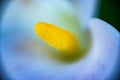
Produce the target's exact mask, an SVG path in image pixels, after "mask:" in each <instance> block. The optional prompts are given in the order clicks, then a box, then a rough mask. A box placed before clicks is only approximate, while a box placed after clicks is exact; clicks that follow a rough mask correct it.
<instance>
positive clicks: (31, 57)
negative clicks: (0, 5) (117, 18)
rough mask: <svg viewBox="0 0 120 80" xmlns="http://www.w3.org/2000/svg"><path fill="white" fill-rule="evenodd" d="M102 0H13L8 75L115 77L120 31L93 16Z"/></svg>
mask: <svg viewBox="0 0 120 80" xmlns="http://www.w3.org/2000/svg"><path fill="white" fill-rule="evenodd" d="M96 4H97V0H87V1H86V0H80V1H79V0H78V2H77V0H76V2H75V3H74V4H73V5H72V3H70V2H68V1H67V0H51V1H50V0H20V1H19V0H17V1H12V2H11V3H10V5H9V6H8V8H7V9H6V11H5V13H4V16H3V18H2V48H1V50H2V54H1V58H2V64H3V67H4V70H5V73H6V75H7V76H8V78H11V79H12V80H109V79H111V77H110V76H112V74H113V73H114V71H115V69H114V67H115V66H116V62H117V60H118V57H119V47H120V43H119V41H120V34H119V32H118V31H117V30H116V29H114V28H113V27H112V26H111V25H110V24H108V23H107V22H105V21H103V20H100V19H98V18H93V16H94V15H95V10H96V9H95V6H97V5H96ZM88 5H89V6H88ZM75 9H77V10H75ZM36 34H37V35H36ZM43 34H44V35H43ZM45 35H47V37H46V36H45ZM64 45H65V48H64ZM71 47H72V48H71Z"/></svg>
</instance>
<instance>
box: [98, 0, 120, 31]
mask: <svg viewBox="0 0 120 80" xmlns="http://www.w3.org/2000/svg"><path fill="white" fill-rule="evenodd" d="M119 14H120V11H119V1H118V0H101V4H100V11H99V18H100V19H103V20H105V21H106V22H108V23H109V24H111V25H112V26H114V27H115V28H116V29H117V30H118V31H119V32H120V15H119Z"/></svg>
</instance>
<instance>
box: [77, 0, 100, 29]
mask: <svg viewBox="0 0 120 80" xmlns="http://www.w3.org/2000/svg"><path fill="white" fill-rule="evenodd" d="M98 3H99V0H76V3H75V6H76V7H78V14H79V19H80V23H81V25H82V27H83V28H87V27H88V26H87V25H88V22H89V19H91V18H92V17H93V16H96V12H97V11H96V10H98Z"/></svg>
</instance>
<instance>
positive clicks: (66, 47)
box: [35, 22, 78, 53]
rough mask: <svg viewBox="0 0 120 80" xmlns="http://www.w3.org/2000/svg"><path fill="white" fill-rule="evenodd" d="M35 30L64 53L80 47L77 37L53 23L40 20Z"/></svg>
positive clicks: (74, 50)
mask: <svg viewBox="0 0 120 80" xmlns="http://www.w3.org/2000/svg"><path fill="white" fill-rule="evenodd" d="M35 32H36V34H37V35H38V37H40V38H41V39H42V40H44V41H45V42H46V43H47V44H49V45H50V46H52V47H53V48H55V49H57V50H59V51H60V52H63V53H74V52H76V49H77V47H78V41H77V39H76V37H75V36H74V35H73V34H71V33H70V32H68V31H66V30H64V29H62V28H60V27H58V26H56V25H53V24H48V23H45V22H39V23H37V24H36V25H35Z"/></svg>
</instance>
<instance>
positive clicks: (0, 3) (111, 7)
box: [0, 0, 120, 80]
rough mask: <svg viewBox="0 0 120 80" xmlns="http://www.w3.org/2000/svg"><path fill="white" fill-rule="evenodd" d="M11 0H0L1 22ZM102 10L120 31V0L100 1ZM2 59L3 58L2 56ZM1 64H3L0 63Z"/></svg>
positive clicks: (0, 75) (119, 78)
mask: <svg viewBox="0 0 120 80" xmlns="http://www.w3.org/2000/svg"><path fill="white" fill-rule="evenodd" d="M9 2H10V0H0V22H1V18H2V15H3V13H4V9H5V7H7V6H6V4H9ZM99 6H100V10H99V11H98V13H99V14H98V17H99V18H100V19H103V20H105V21H106V22H108V23H109V24H111V25H113V26H114V27H115V28H116V29H117V30H118V31H119V32H120V11H119V0H101V1H100V5H99ZM0 28H1V26H0ZM0 30H1V29H0ZM0 59H1V58H0ZM0 62H1V60H0ZM0 65H1V64H0ZM119 65H120V64H119V62H118V66H117V67H118V68H117V69H118V70H117V71H116V74H115V78H114V80H120V76H119V75H120V66H119ZM2 68H3V67H2V65H1V66H0V80H4V79H3V78H5V76H4V71H3V69H2Z"/></svg>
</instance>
